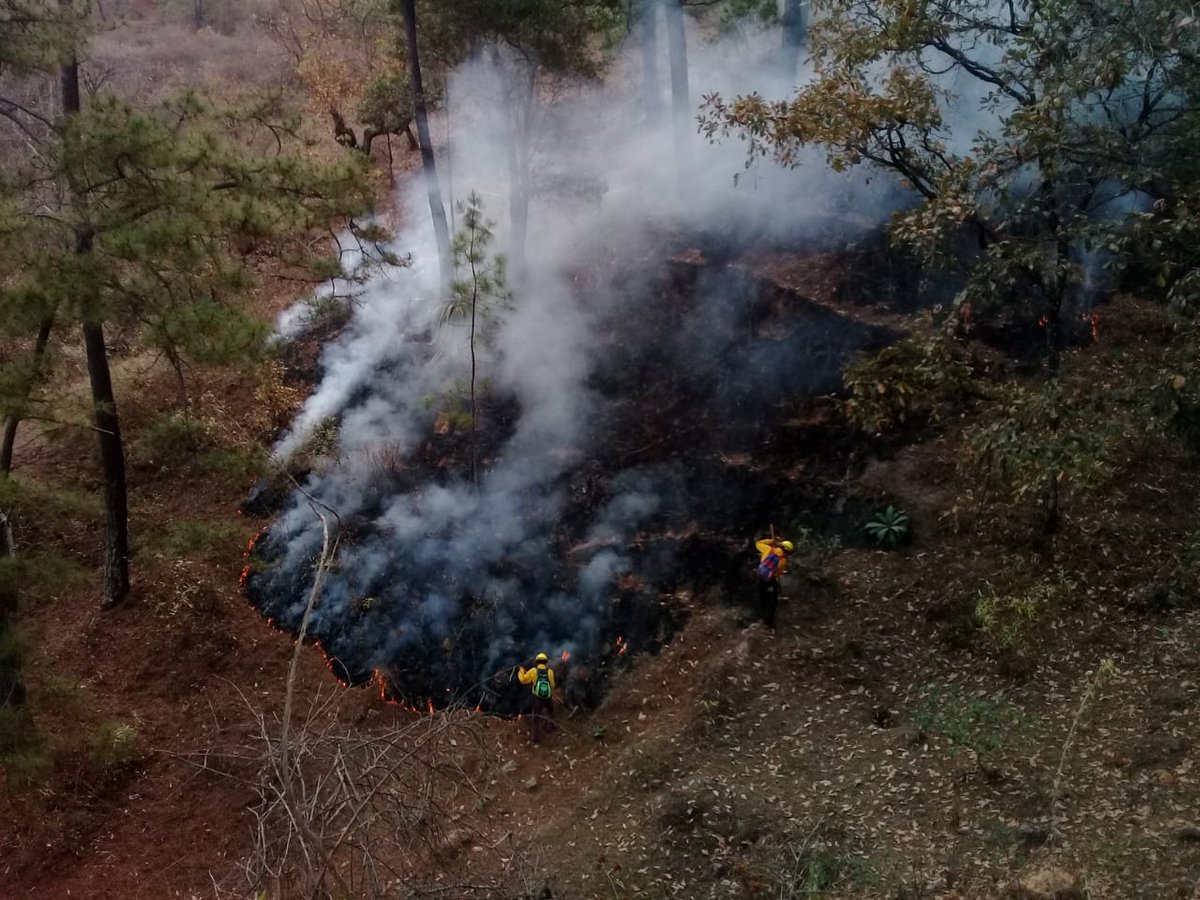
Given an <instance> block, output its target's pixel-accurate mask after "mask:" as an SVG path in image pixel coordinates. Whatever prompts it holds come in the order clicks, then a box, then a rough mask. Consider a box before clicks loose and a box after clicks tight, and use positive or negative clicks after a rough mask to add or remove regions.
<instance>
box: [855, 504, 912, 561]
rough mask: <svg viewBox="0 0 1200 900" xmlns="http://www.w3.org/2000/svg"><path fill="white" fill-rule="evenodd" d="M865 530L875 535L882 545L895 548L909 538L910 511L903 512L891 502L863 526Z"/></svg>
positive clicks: (872, 535)
mask: <svg viewBox="0 0 1200 900" xmlns="http://www.w3.org/2000/svg"><path fill="white" fill-rule="evenodd" d="M863 531H865V532H866V533H867V534H869V535H870V536H871V537H873V538H874V539H875V543H876V544H878V545H879V546H880V547H886V548H888V549H889V550H891V549H894V548H896V547H899V546H900V545H901V544H903V543H904V542H905V541H906V540H908V537H909V533H910V532H909V528H908V513H906V512H901V511H900V510H898V509H896V507H894V506H892V505H891V504H890V503H889V504H888V508H887V509H885V510H883V511H882V512H879V513H876V514H875V517H874V518H873V519H871V521H870V522H868V523H867V524H866V525H864V526H863Z"/></svg>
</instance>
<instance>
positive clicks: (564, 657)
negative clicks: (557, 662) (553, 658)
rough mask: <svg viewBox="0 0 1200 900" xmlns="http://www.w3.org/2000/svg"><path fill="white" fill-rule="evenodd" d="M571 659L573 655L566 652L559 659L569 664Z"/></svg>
mask: <svg viewBox="0 0 1200 900" xmlns="http://www.w3.org/2000/svg"><path fill="white" fill-rule="evenodd" d="M570 658H571V654H570V653H568V652H567V651H566V650H564V651H563V652H562V654H561V655H560V656H559V659H561V660H562V661H563V662H567V661H568V660H569V659H570Z"/></svg>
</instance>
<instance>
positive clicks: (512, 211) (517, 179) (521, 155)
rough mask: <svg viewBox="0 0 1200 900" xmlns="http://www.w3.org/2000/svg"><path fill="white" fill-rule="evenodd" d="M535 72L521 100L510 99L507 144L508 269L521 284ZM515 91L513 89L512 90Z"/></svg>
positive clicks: (526, 217) (518, 98) (523, 262)
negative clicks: (509, 231)
mask: <svg viewBox="0 0 1200 900" xmlns="http://www.w3.org/2000/svg"><path fill="white" fill-rule="evenodd" d="M536 78H537V73H536V72H534V71H531V72H530V73H529V77H528V80H527V81H526V82H525V84H523V85H522V90H523V93H522V95H521V96H520V97H513V98H511V102H510V104H509V109H510V111H509V113H508V115H509V122H510V123H511V127H510V130H509V136H508V137H509V141H508V148H509V151H508V177H509V192H508V219H509V225H510V226H511V231H512V233H511V234H510V236H509V248H508V258H509V268H510V271H511V272H512V276H513V278H514V279H515V280H516V282H517V283H520V282H521V281H523V280H524V278H525V244H526V237H527V235H528V234H529V176H530V172H529V169H530V166H532V165H533V160H532V159H531V145H532V143H533V134H532V133H533V127H534V123H533V115H534V109H533V106H534V103H535V102H536V97H535V93H536ZM514 90H515V87H514Z"/></svg>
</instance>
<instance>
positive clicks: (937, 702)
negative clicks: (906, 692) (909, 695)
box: [911, 684, 1025, 755]
mask: <svg viewBox="0 0 1200 900" xmlns="http://www.w3.org/2000/svg"><path fill="white" fill-rule="evenodd" d="M917 693H918V695H919V700H918V701H917V703H916V705H915V706H914V708H913V710H912V713H911V716H912V723H913V724H914V725H915V726H916V727H917V728H919V729H920V730H921V731H923V732H925V733H927V734H935V735H939V736H941V737H943V738H945V739H946V740H948V741H950V742H951V743H952V744H958V745H959V746H962V747H967V748H969V749H971V750H973V751H975V753H977V754H980V755H983V754H986V753H991V752H995V751H998V750H1000V749H1001V748H1002V747H1003V746H1004V744H1005V741H1007V740H1008V739H1009V738H1010V737H1012V736H1013V735H1014V734H1015V733H1016V732H1017V731H1018V730H1019V729H1020V728H1021V727H1022V726H1023V724H1024V721H1025V717H1024V715H1023V714H1022V712H1021V710H1020V708H1019V707H1017V706H1015V705H1014V704H1012V703H1010V702H1009V701H1007V700H1005V699H1003V698H992V697H980V696H976V695H973V694H969V693H967V692H966V691H965V690H963V689H962V688H961V687H958V686H953V685H952V686H946V685H939V684H927V685H922V686H921V687H919V688H918V690H917Z"/></svg>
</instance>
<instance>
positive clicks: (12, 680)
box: [0, 513, 25, 707]
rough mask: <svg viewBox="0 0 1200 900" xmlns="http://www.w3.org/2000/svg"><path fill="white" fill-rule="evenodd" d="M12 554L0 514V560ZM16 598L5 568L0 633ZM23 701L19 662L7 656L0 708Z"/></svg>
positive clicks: (0, 672)
mask: <svg viewBox="0 0 1200 900" xmlns="http://www.w3.org/2000/svg"><path fill="white" fill-rule="evenodd" d="M12 556H16V547H15V545H14V544H13V536H12V526H11V525H10V524H9V521H8V516H6V515H5V514H4V513H0V560H4V559H8V558H9V557H12ZM18 600H20V587H19V585H18V582H17V578H16V574H15V571H14V570H13V569H11V568H10V569H8V570H6V571H5V572H4V573H3V577H2V578H0V634H3V633H5V632H7V631H8V629H9V628H11V627H12V624H11V622H12V617H13V615H14V614H15V613H16V611H17V601H18ZM24 702H25V683H24V682H23V681H22V680H21V670H20V666H19V662H18V660H16V659H13V658H12V657H11V656H10V658H9V659H8V660H6V661H4V662H2V663H0V707H3V706H8V707H14V706H21V705H22V704H23V703H24Z"/></svg>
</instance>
